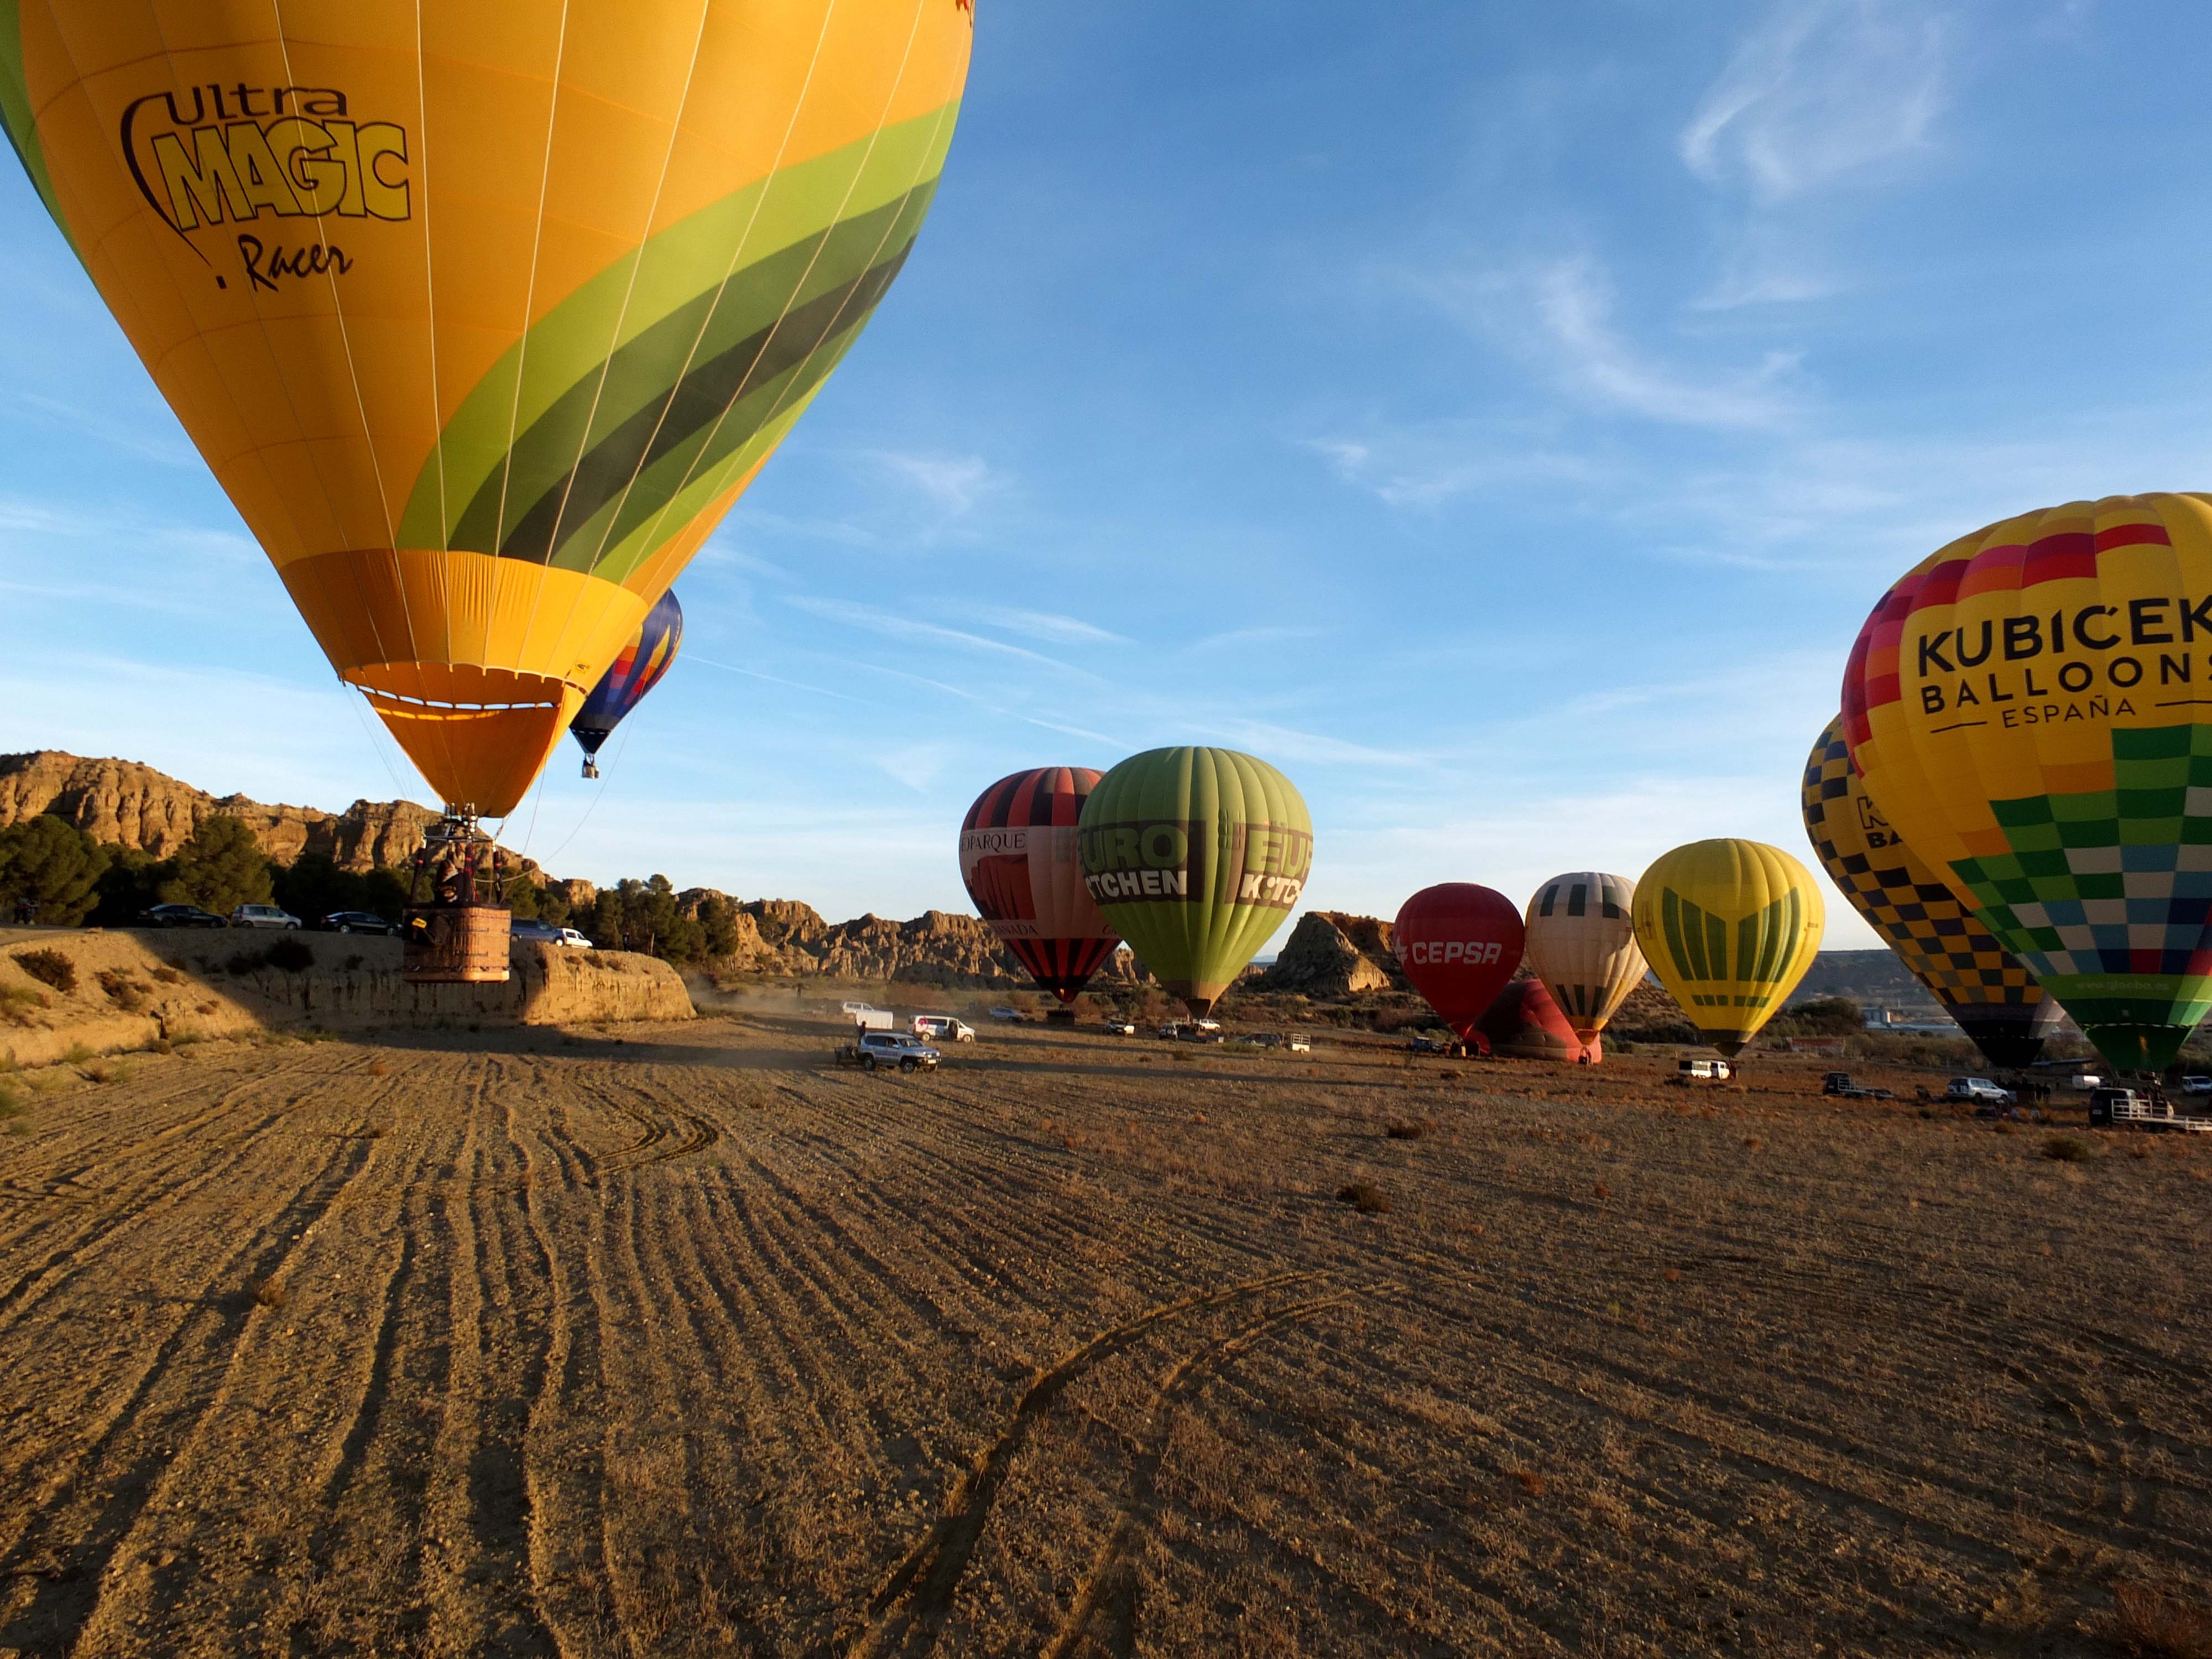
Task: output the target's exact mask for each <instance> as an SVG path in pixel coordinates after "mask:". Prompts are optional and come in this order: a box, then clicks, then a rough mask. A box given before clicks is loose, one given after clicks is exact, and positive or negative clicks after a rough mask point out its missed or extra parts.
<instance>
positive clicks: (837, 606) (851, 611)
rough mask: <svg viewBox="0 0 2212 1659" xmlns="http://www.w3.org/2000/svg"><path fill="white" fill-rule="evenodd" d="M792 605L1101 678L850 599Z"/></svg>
mask: <svg viewBox="0 0 2212 1659" xmlns="http://www.w3.org/2000/svg"><path fill="white" fill-rule="evenodd" d="M788 602H789V603H790V604H791V605H793V606H795V607H796V608H797V609H799V610H801V611H805V612H807V613H808V614H809V615H811V616H816V617H822V618H823V620H825V621H828V622H834V623H843V624H844V625H845V626H847V627H848V628H859V629H866V631H867V632H869V633H871V634H879V635H883V637H884V638H885V639H892V640H914V641H922V642H924V643H927V644H931V645H946V646H952V647H957V648H959V649H962V650H967V651H981V652H986V653H990V654H992V655H994V656H1000V657H1009V658H1012V659H1014V660H1016V661H1018V662H1028V663H1036V664H1039V665H1042V666H1044V667H1047V668H1055V669H1059V670H1060V671H1063V672H1066V673H1070V674H1076V675H1080V676H1081V677H1082V678H1085V679H1093V678H1097V676H1095V675H1091V674H1087V673H1085V672H1084V671H1083V670H1081V669H1079V668H1076V667H1074V666H1073V665H1070V664H1067V663H1063V662H1061V661H1060V660H1059V659H1057V658H1054V657H1048V656H1046V655H1044V654H1043V653H1042V652H1037V651H1031V650H1028V649H1026V648H1025V647H1022V646H1018V645H1008V644H1007V643H1006V641H1004V640H994V639H991V638H989V637H987V636H986V635H981V634H970V633H968V632H967V631H966V630H964V629H957V628H945V627H941V626H939V624H938V623H931V622H923V621H922V620H921V618H920V617H902V616H900V615H898V614H897V613H896V612H894V611H879V610H878V609H876V607H875V606H873V605H855V604H854V603H853V602H852V601H851V600H849V599H817V598H816V597H815V596H814V595H812V594H809V593H794V594H793V595H791V596H790V599H789V601H788Z"/></svg>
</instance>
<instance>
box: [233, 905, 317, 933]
mask: <svg viewBox="0 0 2212 1659" xmlns="http://www.w3.org/2000/svg"><path fill="white" fill-rule="evenodd" d="M230 925H231V926H232V927H270V928H276V929H277V930H279V931H281V932H283V933H298V932H299V931H300V919H299V917H297V916H295V915H293V914H292V913H291V912H290V911H289V910H279V909H278V908H276V906H275V905H273V904H241V905H240V906H239V907H238V908H236V909H235V910H233V911H232V912H231V913H230Z"/></svg>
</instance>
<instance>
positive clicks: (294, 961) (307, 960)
mask: <svg viewBox="0 0 2212 1659" xmlns="http://www.w3.org/2000/svg"><path fill="white" fill-rule="evenodd" d="M267 959H268V963H269V965H270V967H271V968H281V969H283V970H284V972H286V973H288V974H304V973H306V972H307V969H310V968H312V967H313V966H314V965H315V947H314V946H313V945H310V944H308V943H307V941H306V940H305V939H278V940H277V941H276V943H275V944H274V945H270V947H269V950H268V952H267Z"/></svg>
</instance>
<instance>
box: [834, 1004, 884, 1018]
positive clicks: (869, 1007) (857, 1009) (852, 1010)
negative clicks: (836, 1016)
mask: <svg viewBox="0 0 2212 1659" xmlns="http://www.w3.org/2000/svg"><path fill="white" fill-rule="evenodd" d="M837 1006H838V1008H839V1009H840V1010H842V1012H845V1013H848V1014H851V1015H853V1016H854V1017H855V1018H857V1017H858V1016H860V1015H861V1014H872V1013H873V1012H875V1011H876V1005H875V1004H874V1003H872V1002H841V1003H839V1004H838V1005H837Z"/></svg>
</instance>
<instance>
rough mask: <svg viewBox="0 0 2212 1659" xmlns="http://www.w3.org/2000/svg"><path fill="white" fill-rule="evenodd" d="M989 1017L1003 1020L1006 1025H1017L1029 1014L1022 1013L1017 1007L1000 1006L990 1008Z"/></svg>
mask: <svg viewBox="0 0 2212 1659" xmlns="http://www.w3.org/2000/svg"><path fill="white" fill-rule="evenodd" d="M991 1018H993V1019H995V1020H1000V1021H1003V1022H1004V1023H1005V1024H1008V1025H1019V1024H1021V1023H1022V1022H1023V1021H1024V1019H1026V1018H1029V1016H1028V1015H1026V1014H1024V1013H1023V1012H1022V1011H1021V1010H1020V1009H1018V1008H1007V1007H1004V1006H1001V1007H997V1008H994V1009H992V1010H991Z"/></svg>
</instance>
